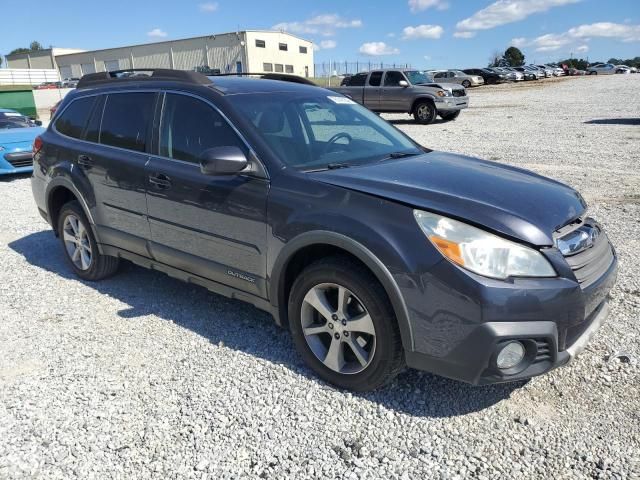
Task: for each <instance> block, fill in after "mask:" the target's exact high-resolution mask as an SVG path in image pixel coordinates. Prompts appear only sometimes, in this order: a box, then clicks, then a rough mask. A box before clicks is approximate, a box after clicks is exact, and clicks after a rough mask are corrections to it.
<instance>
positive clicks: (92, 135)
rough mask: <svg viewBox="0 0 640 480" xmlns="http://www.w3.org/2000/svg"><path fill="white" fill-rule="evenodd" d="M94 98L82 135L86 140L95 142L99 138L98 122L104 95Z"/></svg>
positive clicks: (100, 117) (100, 116)
mask: <svg viewBox="0 0 640 480" xmlns="http://www.w3.org/2000/svg"><path fill="white" fill-rule="evenodd" d="M96 98H97V100H96V103H95V107H94V108H93V113H92V114H91V118H89V125H88V126H87V131H86V133H85V134H84V137H85V140H86V141H87V142H96V143H97V142H98V140H99V138H100V122H101V121H102V111H103V110H104V100H105V98H106V97H105V96H104V95H100V96H99V97H96Z"/></svg>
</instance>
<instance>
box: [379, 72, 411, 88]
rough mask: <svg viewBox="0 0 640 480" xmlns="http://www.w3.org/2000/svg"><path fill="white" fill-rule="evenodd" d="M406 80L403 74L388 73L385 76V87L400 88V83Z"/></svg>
mask: <svg viewBox="0 0 640 480" xmlns="http://www.w3.org/2000/svg"><path fill="white" fill-rule="evenodd" d="M401 80H405V81H406V79H405V78H404V75H403V74H402V73H401V72H393V71H392V72H387V74H386V75H385V76H384V86H385V87H399V86H400V81H401Z"/></svg>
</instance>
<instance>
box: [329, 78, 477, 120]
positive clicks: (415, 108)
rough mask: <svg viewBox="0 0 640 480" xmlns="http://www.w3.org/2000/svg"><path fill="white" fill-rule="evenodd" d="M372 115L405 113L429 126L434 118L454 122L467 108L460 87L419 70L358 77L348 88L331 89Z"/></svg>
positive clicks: (349, 83)
mask: <svg viewBox="0 0 640 480" xmlns="http://www.w3.org/2000/svg"><path fill="white" fill-rule="evenodd" d="M332 90H334V91H336V92H339V93H342V94H344V95H347V96H348V97H349V98H351V99H353V100H355V101H356V102H358V103H360V104H361V105H364V106H365V107H367V108H368V109H370V110H373V111H374V112H388V113H409V114H411V115H413V116H414V118H415V120H416V122H418V123H422V124H429V123H432V122H433V121H434V120H435V119H436V117H437V116H438V115H440V117H441V118H442V119H443V120H455V119H456V118H457V117H458V115H459V114H460V111H461V110H462V109H464V108H467V106H468V105H469V99H468V98H467V93H466V91H465V89H464V88H463V87H461V86H460V85H457V84H449V83H439V82H436V81H435V80H434V79H433V78H431V77H430V76H429V74H427V73H425V72H421V71H419V70H410V69H405V70H402V69H388V70H374V71H372V72H366V73H358V74H357V75H353V76H351V77H350V79H349V82H348V85H346V86H342V87H338V88H334V89H332Z"/></svg>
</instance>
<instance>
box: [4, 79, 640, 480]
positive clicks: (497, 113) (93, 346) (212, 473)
mask: <svg viewBox="0 0 640 480" xmlns="http://www.w3.org/2000/svg"><path fill="white" fill-rule="evenodd" d="M639 102H640V75H621V76H615V77H602V76H600V77H597V78H593V77H591V78H572V79H562V80H556V81H547V82H545V83H544V84H543V85H536V86H531V85H530V84H524V85H506V86H496V87H493V86H491V87H484V88H481V89H474V90H472V91H471V104H472V108H470V109H469V110H468V111H465V112H463V114H462V115H461V116H460V117H459V119H458V120H457V121H455V122H453V123H439V124H435V125H431V126H427V127H423V126H416V125H414V124H411V123H407V122H406V121H405V120H404V119H408V117H406V116H389V118H391V119H394V121H396V122H397V123H399V126H400V128H402V129H403V130H405V131H407V132H408V133H409V134H410V135H412V136H413V137H414V138H416V139H418V140H419V141H421V142H422V143H423V144H425V145H428V146H430V147H433V148H436V149H441V150H450V151H456V152H461V153H466V154H471V155H477V156H483V157H485V158H489V159H494V160H497V161H500V162H505V163H510V164H513V165H518V166H522V167H525V168H530V169H532V170H535V171H537V172H540V173H542V174H545V175H550V176H552V177H555V178H557V179H560V180H562V181H564V182H567V183H569V184H571V185H573V186H575V187H577V188H579V189H580V190H581V191H582V192H583V193H584V196H585V198H586V199H587V201H588V202H589V203H590V205H591V208H592V213H593V214H594V215H595V216H596V217H598V218H599V219H600V220H601V221H602V222H603V223H604V225H605V227H606V229H607V230H608V232H609V234H610V237H611V239H612V241H613V242H614V243H615V245H616V247H617V249H618V253H619V256H620V276H619V281H618V284H617V286H616V288H615V290H614V292H613V302H612V310H611V317H610V320H609V322H608V323H607V324H606V325H605V326H604V327H603V328H602V330H601V331H600V333H599V334H598V335H597V336H596V338H595V339H594V340H593V341H592V342H591V344H590V345H589V347H588V348H587V350H586V351H585V352H584V353H583V354H582V355H581V356H580V357H578V359H577V360H576V361H574V362H573V363H572V364H570V365H569V366H567V367H565V368H562V369H559V370H556V371H554V372H553V373H551V374H549V375H545V376H543V377H539V378H536V379H533V380H531V381H529V382H528V383H519V384H509V385H499V386H491V387H471V386H468V385H465V384H461V383H457V382H454V381H450V380H446V379H442V378H438V377H434V376H432V375H429V374H425V373H419V372H414V371H408V372H405V373H403V374H402V375H401V376H400V377H399V378H398V379H397V381H396V382H394V383H393V384H392V385H391V386H390V387H388V388H386V389H384V390H382V391H378V392H375V393H371V394H366V395H353V394H349V393H345V392H341V391H337V390H335V389H333V388H331V387H330V386H328V385H326V384H323V383H321V382H320V381H318V380H316V379H315V378H314V377H313V376H312V375H311V374H310V372H309V370H308V369H306V368H305V367H304V365H302V363H301V361H300V360H299V358H298V357H297V355H296V354H295V352H294V348H293V346H292V343H291V341H290V338H289V335H288V334H287V333H286V332H284V331H281V330H279V329H278V328H277V327H275V326H274V325H273V324H272V322H271V321H270V319H269V317H268V316H267V315H266V314H264V313H261V312H259V311H258V310H255V309H254V308H252V307H250V306H247V305H244V304H242V303H239V302H236V301H232V300H228V299H225V298H223V297H220V296H217V295H213V294H210V293H208V292H206V291H205V290H203V289H200V288H197V287H194V286H190V285H187V284H183V283H180V282H178V281H176V280H172V279H170V278H168V277H166V276H164V275H162V274H159V273H156V272H151V271H146V270H143V269H141V268H138V267H134V266H132V265H129V264H127V265H124V268H123V269H122V272H121V273H120V274H119V275H118V276H116V277H114V278H112V279H109V280H107V281H104V282H101V283H97V284H88V283H84V282H81V281H78V280H77V279H76V278H74V277H73V276H72V275H71V272H70V270H69V268H68V267H67V266H66V265H65V263H64V262H63V257H62V251H61V249H60V247H59V245H58V243H57V241H56V240H55V239H54V237H53V234H52V233H51V231H50V229H49V228H48V227H47V225H46V224H45V223H44V222H43V221H42V220H41V219H40V217H39V216H38V214H37V213H36V209H35V206H34V204H33V201H32V199H31V191H30V185H29V180H28V179H27V178H24V177H22V178H14V179H10V180H2V181H0V198H2V203H3V211H2V217H1V218H0V478H12V479H13V478H60V479H62V478H64V479H67V478H82V479H91V478H96V479H104V478H126V479H128V478H140V479H144V478H198V479H200V478H216V479H217V478H252V477H259V478H278V479H280V478H295V479H303V478H354V479H355V478H384V479H398V478H399V479H407V478H436V479H437V478H442V479H445V478H447V479H450V478H451V479H452V478H621V479H623V478H638V476H640V394H639V393H640V388H639V387H640V381H639V380H640V375H639V374H640V365H639V364H640V336H639V329H638V325H639V322H640V256H639V255H638V254H637V252H638V251H640V240H639V239H640V174H639V172H638V166H639V165H638V160H639V158H640V154H639V153H638V152H639V148H638V147H639V145H640V142H639V140H640V120H639V119H638V117H639V114H640V112H639V111H638V104H639ZM619 118H623V119H627V120H626V121H625V122H620V121H617V122H616V121H611V122H605V123H588V122H590V121H592V120H598V119H600V120H602V119H619ZM629 119H635V121H630V120H629Z"/></svg>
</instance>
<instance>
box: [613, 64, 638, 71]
mask: <svg viewBox="0 0 640 480" xmlns="http://www.w3.org/2000/svg"><path fill="white" fill-rule="evenodd" d="M637 71H638V70H637V69H636V68H635V67H629V66H627V65H615V72H616V73H636V72H637Z"/></svg>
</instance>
